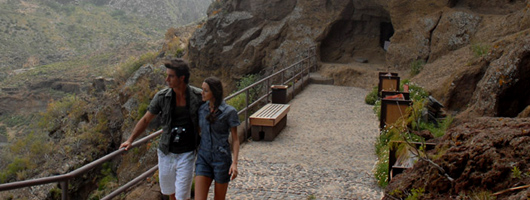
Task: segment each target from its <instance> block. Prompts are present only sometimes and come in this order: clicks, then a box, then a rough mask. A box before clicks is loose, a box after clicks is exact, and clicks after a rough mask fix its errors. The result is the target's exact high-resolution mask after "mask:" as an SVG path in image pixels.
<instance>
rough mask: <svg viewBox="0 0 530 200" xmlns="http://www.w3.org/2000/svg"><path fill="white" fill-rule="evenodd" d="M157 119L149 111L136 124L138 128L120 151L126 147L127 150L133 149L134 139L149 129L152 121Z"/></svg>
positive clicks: (121, 146)
mask: <svg viewBox="0 0 530 200" xmlns="http://www.w3.org/2000/svg"><path fill="white" fill-rule="evenodd" d="M155 117H156V115H154V114H152V113H151V112H149V111H147V112H146V113H145V115H144V116H143V117H142V119H140V121H138V123H136V126H135V127H134V130H133V132H132V134H131V136H129V139H127V141H125V142H123V143H122V144H121V145H120V149H121V148H124V147H125V150H129V147H131V145H132V143H133V141H134V139H136V138H137V137H138V136H139V135H140V134H141V133H143V132H144V131H145V129H147V126H148V125H149V123H150V122H151V120H153V119H154V118H155Z"/></svg>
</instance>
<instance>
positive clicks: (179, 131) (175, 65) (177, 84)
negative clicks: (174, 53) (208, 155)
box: [120, 58, 204, 200]
mask: <svg viewBox="0 0 530 200" xmlns="http://www.w3.org/2000/svg"><path fill="white" fill-rule="evenodd" d="M164 66H165V67H166V75H167V76H166V82H167V84H168V86H169V88H167V89H164V90H161V91H159V92H158V93H157V94H156V95H155V96H154V97H153V100H151V103H150V104H149V107H148V109H147V112H146V113H145V115H144V116H143V117H142V119H140V121H138V123H137V124H136V126H135V128H134V130H133V132H132V134H131V136H130V137H129V138H128V139H127V141H125V142H124V143H122V144H121V145H120V148H125V150H128V149H129V147H130V146H131V144H132V142H133V141H134V140H135V139H136V138H137V137H138V136H139V135H140V134H141V133H143V132H144V131H145V129H146V128H147V126H148V125H149V123H150V122H151V120H152V119H153V118H155V116H157V115H160V116H161V120H162V125H163V132H162V136H161V137H160V141H159V146H158V169H159V182H160V189H161V191H162V194H164V195H169V196H170V198H171V199H172V200H175V199H178V200H184V199H190V198H191V184H192V180H193V171H194V167H195V155H196V153H195V150H196V148H197V144H198V141H199V135H198V130H199V125H198V109H199V106H200V105H201V104H202V103H204V102H202V96H201V92H202V90H201V89H199V88H196V87H193V86H190V85H188V82H189V77H190V72H189V67H188V63H187V62H186V61H184V60H182V59H178V58H177V59H172V60H169V61H167V62H165V63H164Z"/></svg>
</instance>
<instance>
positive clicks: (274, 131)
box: [250, 115, 287, 141]
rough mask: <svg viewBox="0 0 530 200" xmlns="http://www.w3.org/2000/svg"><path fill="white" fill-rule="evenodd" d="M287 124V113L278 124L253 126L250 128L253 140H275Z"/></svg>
mask: <svg viewBox="0 0 530 200" xmlns="http://www.w3.org/2000/svg"><path fill="white" fill-rule="evenodd" d="M286 124H287V115H285V116H284V117H283V118H282V119H281V120H280V121H279V122H278V123H277V124H276V126H254V125H253V126H252V127H251V129H250V132H251V136H252V140H253V141H260V140H262V139H263V140H264V141H273V140H274V138H275V137H276V136H278V134H280V131H282V130H283V128H284V127H285V125H286Z"/></svg>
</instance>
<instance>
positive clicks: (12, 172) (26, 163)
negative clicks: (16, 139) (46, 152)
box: [0, 157, 36, 183]
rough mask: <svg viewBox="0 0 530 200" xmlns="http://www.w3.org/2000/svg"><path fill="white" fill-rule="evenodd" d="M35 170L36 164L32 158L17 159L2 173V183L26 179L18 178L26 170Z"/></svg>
mask: <svg viewBox="0 0 530 200" xmlns="http://www.w3.org/2000/svg"><path fill="white" fill-rule="evenodd" d="M34 168H36V164H35V163H33V162H32V161H31V160H30V158H28V157H25V158H15V159H14V160H13V162H12V163H11V164H9V165H7V169H4V170H2V172H0V183H6V182H7V181H9V180H13V179H15V178H19V179H24V178H26V177H17V174H18V173H20V172H22V171H24V170H28V169H34Z"/></svg>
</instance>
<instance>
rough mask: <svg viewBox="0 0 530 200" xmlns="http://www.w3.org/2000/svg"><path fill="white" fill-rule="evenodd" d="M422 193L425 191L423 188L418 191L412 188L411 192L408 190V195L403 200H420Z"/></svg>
mask: <svg viewBox="0 0 530 200" xmlns="http://www.w3.org/2000/svg"><path fill="white" fill-rule="evenodd" d="M424 192H425V189H423V188H418V189H414V188H412V190H410V195H409V196H408V197H407V198H406V199H405V200H418V199H421V197H422V196H423V193H424Z"/></svg>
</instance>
